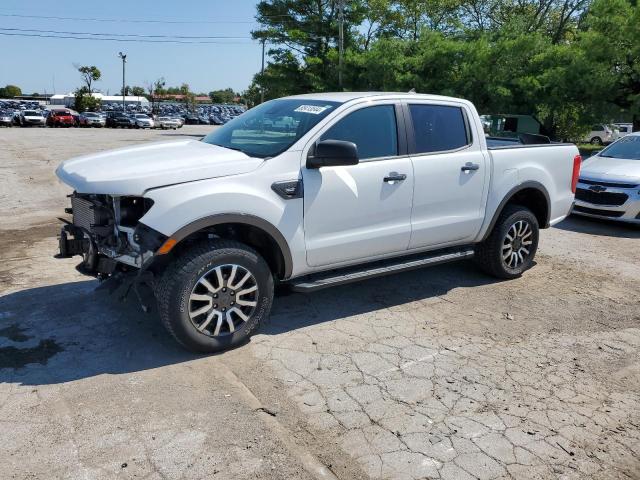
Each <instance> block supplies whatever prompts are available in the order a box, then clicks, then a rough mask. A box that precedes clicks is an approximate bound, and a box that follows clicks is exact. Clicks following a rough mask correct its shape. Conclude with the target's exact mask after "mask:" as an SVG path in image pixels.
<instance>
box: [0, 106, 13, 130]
mask: <svg viewBox="0 0 640 480" xmlns="http://www.w3.org/2000/svg"><path fill="white" fill-rule="evenodd" d="M12 125H13V114H12V113H11V112H9V111H2V110H0V127H11V126H12Z"/></svg>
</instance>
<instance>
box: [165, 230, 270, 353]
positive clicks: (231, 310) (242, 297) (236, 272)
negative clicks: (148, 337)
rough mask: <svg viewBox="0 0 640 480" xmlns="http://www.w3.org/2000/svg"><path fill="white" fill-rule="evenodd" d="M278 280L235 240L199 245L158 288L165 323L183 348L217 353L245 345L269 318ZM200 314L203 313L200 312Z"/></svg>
mask: <svg viewBox="0 0 640 480" xmlns="http://www.w3.org/2000/svg"><path fill="white" fill-rule="evenodd" d="M273 289H274V281H273V275H272V273H271V271H270V269H269V266H268V265H267V263H266V262H265V261H264V259H263V258H262V257H261V256H260V255H258V253H256V252H255V250H253V249H251V248H250V247H248V246H246V245H244V244H242V243H239V242H236V241H231V240H208V241H203V242H200V243H197V244H195V245H193V246H192V247H190V248H189V249H188V250H186V251H184V252H182V253H181V254H180V255H179V256H177V257H176V258H175V259H174V260H173V262H172V263H171V264H170V265H169V266H168V267H167V269H166V270H165V271H164V273H163V274H162V276H161V278H160V279H159V281H158V282H157V283H156V284H155V296H156V299H157V301H158V310H159V313H160V318H161V320H162V323H163V325H164V326H165V328H166V329H167V330H168V331H169V333H171V335H173V337H174V338H175V339H176V340H177V341H178V343H180V344H181V345H182V346H183V347H185V348H186V349H188V350H191V351H193V352H199V353H213V352H219V351H222V350H227V349H229V348H233V347H236V346H238V345H240V344H241V343H243V342H244V341H246V340H247V339H248V338H249V337H250V336H251V335H252V334H253V333H254V332H255V331H256V330H257V328H258V327H259V325H260V323H261V322H262V321H263V320H265V319H266V318H268V316H269V312H270V310H271V304H272V302H273ZM198 312H200V313H198Z"/></svg>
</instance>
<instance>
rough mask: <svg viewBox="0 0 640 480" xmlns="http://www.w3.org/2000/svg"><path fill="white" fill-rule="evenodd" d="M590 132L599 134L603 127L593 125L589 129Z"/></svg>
mask: <svg viewBox="0 0 640 480" xmlns="http://www.w3.org/2000/svg"><path fill="white" fill-rule="evenodd" d="M591 130H593V131H594V132H600V131H602V130H604V127H603V126H602V125H594V126H593V127H591Z"/></svg>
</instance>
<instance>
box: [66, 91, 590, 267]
mask: <svg viewBox="0 0 640 480" xmlns="http://www.w3.org/2000/svg"><path fill="white" fill-rule="evenodd" d="M303 97H306V98H310V99H324V100H332V101H342V102H344V103H343V104H342V105H340V106H338V107H336V109H335V111H333V112H332V113H331V114H330V115H328V116H327V117H326V118H324V119H323V120H322V121H320V122H319V123H318V124H317V125H316V126H315V127H314V128H312V129H311V130H310V131H309V132H307V133H306V134H305V135H304V136H303V137H302V138H300V139H299V140H298V141H297V142H296V143H295V144H294V145H292V146H291V147H290V148H289V149H288V150H287V151H286V152H284V153H283V154H281V155H279V156H277V157H274V158H271V159H268V160H262V159H256V158H250V157H248V156H246V155H244V154H243V153H241V152H236V151H232V150H228V149H224V148H221V147H216V146H213V145H208V144H205V143H202V142H196V141H193V140H186V141H178V142H164V143H155V144H149V145H142V146H137V147H128V148H124V149H118V150H112V151H109V152H104V153H99V154H96V155H89V156H84V157H79V158H76V159H72V160H69V161H67V162H64V163H63V164H62V165H61V166H60V167H59V168H58V170H57V174H58V176H59V177H60V178H61V180H62V181H64V182H65V183H67V184H69V185H71V186H72V187H73V188H74V189H76V191H78V192H80V193H104V194H110V195H115V196H118V195H136V196H139V195H144V196H145V197H148V198H150V199H152V200H153V201H154V204H153V207H152V208H151V209H150V210H149V211H148V212H147V213H146V215H145V216H144V217H143V218H142V219H141V222H143V223H144V224H146V225H148V226H149V227H151V228H153V229H155V230H157V231H159V232H161V233H163V234H165V235H168V236H170V235H172V234H174V233H175V232H177V231H178V230H180V229H181V228H182V227H185V226H186V225H189V224H190V223H192V222H195V221H197V220H200V219H202V218H205V217H209V216H212V215H219V214H247V215H253V216H256V217H259V218H261V219H262V220H264V221H266V222H268V223H270V224H271V225H273V226H274V227H275V228H277V229H278V230H279V231H280V232H281V233H282V235H283V237H284V238H285V240H286V242H287V244H288V247H289V249H290V253H291V259H292V274H291V277H296V276H301V275H304V274H308V273H311V272H315V271H321V270H327V269H332V268H336V267H340V266H347V265H351V264H357V263H365V262H368V261H373V260H378V259H381V258H388V257H393V256H401V255H404V254H407V253H414V252H419V251H424V250H430V249H434V248H441V247H444V246H450V245H459V244H471V243H474V242H477V241H480V240H481V239H482V238H483V236H484V234H485V233H486V231H487V229H488V228H489V226H490V224H491V221H492V219H493V217H494V214H495V213H496V210H497V209H498V208H499V206H500V204H501V202H502V201H503V199H504V198H505V196H506V195H507V194H508V193H509V192H510V191H512V189H513V188H515V187H517V186H518V185H521V184H523V183H526V182H529V181H534V182H538V183H539V184H541V185H543V186H544V188H545V189H546V190H547V191H548V194H549V198H550V202H551V216H550V218H551V221H552V222H557V221H559V220H560V219H562V218H564V217H565V216H566V215H568V213H569V211H570V209H571V205H572V202H573V194H572V193H571V190H570V185H571V173H572V166H573V158H574V156H575V155H577V154H578V151H577V149H576V147H575V146H568V145H557V146H555V145H553V146H544V147H540V146H533V147H524V148H509V149H498V150H487V147H486V142H485V139H484V133H483V131H482V126H481V123H480V119H479V117H478V114H477V112H476V110H475V108H474V107H473V105H472V104H471V103H470V102H467V101H464V100H459V99H454V98H449V97H439V96H431V95H411V94H380V93H371V94H362V93H359V94H357V93H338V94H318V95H306V96H303ZM390 102H409V103H415V102H419V103H430V102H434V103H443V102H445V103H447V104H451V105H458V106H461V107H462V108H464V109H465V110H466V111H467V115H468V119H469V123H470V127H471V129H472V134H473V139H474V141H473V144H472V145H471V146H470V147H468V148H466V149H465V150H462V151H458V152H452V153H442V154H432V155H424V156H420V155H418V156H415V157H409V156H404V157H396V158H392V159H379V160H375V161H371V160H368V161H363V162H361V163H360V164H359V165H355V166H350V167H324V168H321V169H319V170H307V169H306V167H305V164H306V158H307V153H308V151H309V148H310V147H311V145H313V143H314V142H315V141H316V140H317V139H318V138H319V137H320V136H321V135H322V133H324V132H325V131H326V130H327V129H328V128H329V127H330V126H331V125H333V124H334V123H335V122H337V121H338V120H340V119H341V118H342V117H344V116H345V115H346V114H347V113H349V112H351V111H353V110H354V109H357V108H359V107H363V106H368V105H377V104H380V103H390ZM469 161H470V162H473V163H478V164H480V169H479V170H478V171H475V172H471V173H468V174H467V173H463V172H461V171H460V167H461V166H462V165H463V164H465V163H466V162H469ZM391 172H398V173H404V174H406V175H407V179H406V180H405V181H404V182H399V183H395V184H388V183H384V182H383V181H382V179H383V177H384V176H386V175H387V174H389V173H391ZM299 178H303V180H304V198H296V199H289V200H285V199H283V198H281V197H280V196H279V195H277V194H276V193H275V192H274V191H273V190H272V189H271V185H272V184H273V183H274V182H278V181H291V180H297V179H299Z"/></svg>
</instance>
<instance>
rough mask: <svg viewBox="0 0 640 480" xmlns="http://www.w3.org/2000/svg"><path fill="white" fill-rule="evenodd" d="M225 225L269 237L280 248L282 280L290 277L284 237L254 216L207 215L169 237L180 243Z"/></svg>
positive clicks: (242, 214)
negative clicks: (253, 230)
mask: <svg viewBox="0 0 640 480" xmlns="http://www.w3.org/2000/svg"><path fill="white" fill-rule="evenodd" d="M225 223H239V224H242V225H249V226H252V227H256V228H259V229H261V230H263V231H264V232H266V233H267V234H268V235H270V236H271V238H273V239H274V240H275V242H276V244H277V245H278V247H279V248H280V252H281V253H282V258H283V260H284V279H287V278H289V277H290V276H291V272H292V271H293V260H292V258H291V249H290V248H289V244H288V243H287V240H286V239H285V238H284V235H282V233H281V232H280V230H278V229H277V228H276V227H275V226H274V225H273V224H271V223H270V222H268V221H266V220H264V219H262V218H260V217H256V216H255V215H249V214H246V213H221V214H217V215H209V216H207V217H203V218H200V219H198V220H195V221H193V222H191V223H189V224H187V225H185V226H184V227H182V228H180V229H179V230H178V231H177V232H175V233H174V234H173V235H171V238H172V239H174V240H175V241H176V242H177V243H180V242H181V241H182V240H184V239H185V238H186V237H188V236H189V235H191V234H193V233H196V232H198V231H200V230H203V229H205V228H208V227H215V226H216V225H222V224H225Z"/></svg>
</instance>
